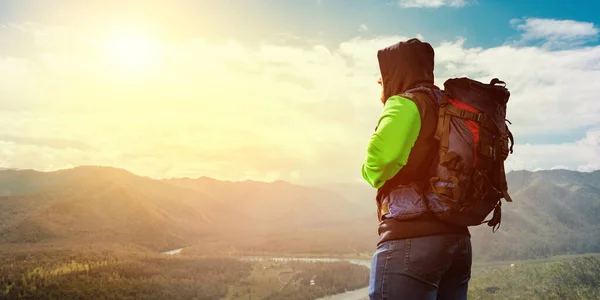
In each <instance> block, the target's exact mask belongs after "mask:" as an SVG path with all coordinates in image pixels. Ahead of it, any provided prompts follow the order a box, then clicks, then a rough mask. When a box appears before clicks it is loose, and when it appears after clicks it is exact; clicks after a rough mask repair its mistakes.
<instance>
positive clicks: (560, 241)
mask: <svg viewBox="0 0 600 300" xmlns="http://www.w3.org/2000/svg"><path fill="white" fill-rule="evenodd" d="M507 180H508V184H509V192H510V194H511V196H512V198H513V200H514V202H513V203H506V202H504V203H503V205H502V224H501V227H500V229H499V230H498V231H497V232H496V233H492V232H491V231H490V229H489V227H487V226H479V227H477V228H473V229H472V235H473V251H474V252H476V253H478V255H479V256H480V257H481V258H483V259H492V260H498V259H507V258H510V259H513V258H516V259H526V258H536V257H541V256H549V255H556V254H565V253H586V252H600V234H598V232H600V171H596V172H591V173H582V172H575V171H568V170H551V171H538V172H529V171H516V172H510V173H509V174H508V176H507Z"/></svg>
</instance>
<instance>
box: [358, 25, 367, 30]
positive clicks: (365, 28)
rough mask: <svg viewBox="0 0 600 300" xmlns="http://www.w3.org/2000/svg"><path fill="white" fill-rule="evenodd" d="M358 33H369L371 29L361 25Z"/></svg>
mask: <svg viewBox="0 0 600 300" xmlns="http://www.w3.org/2000/svg"><path fill="white" fill-rule="evenodd" d="M358 31H360V32H367V31H369V27H367V24H361V25H360V26H359V27H358Z"/></svg>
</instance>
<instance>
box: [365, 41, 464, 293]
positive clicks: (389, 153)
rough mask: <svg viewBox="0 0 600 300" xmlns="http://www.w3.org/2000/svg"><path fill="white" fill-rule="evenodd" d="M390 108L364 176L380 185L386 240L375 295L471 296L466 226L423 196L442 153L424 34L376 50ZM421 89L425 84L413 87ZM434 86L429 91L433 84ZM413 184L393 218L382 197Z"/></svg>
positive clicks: (375, 272) (375, 270) (376, 260)
mask: <svg viewBox="0 0 600 300" xmlns="http://www.w3.org/2000/svg"><path fill="white" fill-rule="evenodd" d="M377 58H378V61H379V68H380V71H381V78H380V80H379V81H378V83H379V84H380V85H381V89H382V93H381V102H382V103H383V111H382V112H381V115H380V117H379V121H378V123H377V127H376V129H375V132H374V134H373V135H372V137H371V140H370V142H369V145H368V148H367V158H366V160H365V162H364V163H363V165H362V175H363V178H364V179H365V180H366V181H367V182H368V183H369V184H370V185H371V186H372V187H374V188H376V189H378V193H377V199H378V204H379V205H378V212H377V213H378V215H379V219H380V223H379V230H378V232H379V241H378V244H377V250H376V252H375V255H374V256H373V261H372V268H371V276H370V287H369V296H370V298H371V299H406V300H412V299H424V300H428V299H466V298H467V286H468V282H469V279H470V277H471V260H472V255H471V241H470V234H469V230H468V228H467V226H459V225H451V224H449V223H446V222H444V221H441V220H440V219H438V218H437V217H436V216H435V215H433V214H432V213H431V212H429V211H427V208H426V204H425V203H424V201H423V200H422V199H421V196H420V195H419V194H420V192H421V191H422V189H423V186H424V185H426V184H428V182H429V178H430V172H429V170H430V167H431V164H432V161H433V158H434V156H435V155H437V154H438V146H439V142H438V141H437V140H436V139H435V138H434V133H435V131H436V124H437V120H438V107H437V105H438V104H437V102H436V97H435V93H438V94H439V93H441V92H440V90H439V88H438V87H436V86H435V85H434V75H433V67H434V50H433V48H432V47H431V45H430V44H428V43H426V42H421V41H420V40H418V39H410V40H408V41H403V42H399V43H397V44H394V45H392V46H389V47H387V48H384V49H381V50H379V51H378V52H377ZM414 88H426V89H422V90H419V89H417V90H416V91H413V92H410V93H407V94H406V95H402V96H400V95H401V94H403V93H405V92H406V91H408V90H411V89H414ZM427 89H428V90H429V91H431V92H433V93H431V92H429V91H427ZM398 185H407V186H411V187H412V188H410V189H405V190H403V191H402V192H401V193H402V195H401V197H402V198H403V199H402V201H400V202H398V203H394V205H397V206H396V207H395V210H397V211H399V213H396V214H395V215H394V217H390V213H389V211H390V207H389V206H388V204H389V203H381V198H382V196H383V195H384V194H385V193H386V191H387V192H389V191H390V190H391V189H392V188H394V187H396V186H398Z"/></svg>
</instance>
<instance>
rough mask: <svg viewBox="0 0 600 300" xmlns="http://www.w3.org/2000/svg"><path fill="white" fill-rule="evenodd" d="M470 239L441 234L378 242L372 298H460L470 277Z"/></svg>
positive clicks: (424, 299) (451, 299) (461, 299)
mask: <svg viewBox="0 0 600 300" xmlns="http://www.w3.org/2000/svg"><path fill="white" fill-rule="evenodd" d="M471 261H472V252H471V239H470V237H469V236H466V235H457V234H444V235H435V236H425V237H418V238H411V239H404V240H393V241H387V242H384V243H381V244H380V245H379V246H378V247H377V251H376V252H375V255H374V256H373V261H372V265H371V278H370V283H369V297H370V299H372V300H375V299H377V300H382V299H394V300H396V299H397V300H413V299H414V300H436V299H437V300H464V299H467V289H468V285H469V280H470V279H471Z"/></svg>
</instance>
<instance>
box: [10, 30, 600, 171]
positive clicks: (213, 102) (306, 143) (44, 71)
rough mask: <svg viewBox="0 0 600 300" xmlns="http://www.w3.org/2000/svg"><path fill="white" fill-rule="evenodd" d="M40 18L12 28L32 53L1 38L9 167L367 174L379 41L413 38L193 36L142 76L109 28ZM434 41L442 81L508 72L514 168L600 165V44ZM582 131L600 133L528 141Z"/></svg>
mask: <svg viewBox="0 0 600 300" xmlns="http://www.w3.org/2000/svg"><path fill="white" fill-rule="evenodd" d="M29 28H32V27H29ZM33 28H37V29H36V30H13V31H12V33H11V38H14V39H15V41H17V42H16V43H14V44H11V45H13V46H14V47H19V48H23V47H25V46H26V47H25V48H27V49H28V51H26V52H19V51H16V50H15V49H12V48H11V49H9V48H2V49H0V144H1V146H0V149H2V150H1V151H0V161H1V162H2V163H3V164H4V165H3V167H11V168H34V169H39V170H52V169H56V168H64V167H68V166H73V165H80V164H100V165H110V166H115V167H123V168H127V169H129V170H131V171H133V172H135V173H138V174H143V175H148V176H153V177H176V176H192V177H193V176H202V175H205V176H211V177H216V178H222V179H234V180H236V179H245V178H250V177H252V178H254V179H255V180H261V179H269V180H270V179H274V178H276V177H278V178H279V179H284V180H294V181H300V182H302V181H332V180H333V181H347V182H354V181H355V180H357V179H358V180H360V164H361V162H362V160H363V159H364V155H365V148H366V143H367V142H368V139H369V137H370V135H371V133H372V130H373V128H374V126H375V122H376V121H377V118H378V117H379V113H380V111H381V104H380V103H379V102H378V94H379V87H378V86H377V84H376V79H377V76H378V72H379V70H378V65H377V57H376V51H377V50H378V49H380V48H382V47H385V46H388V45H391V44H393V43H396V42H398V41H400V40H405V39H407V38H409V37H404V36H382V37H375V38H353V39H350V40H347V41H343V42H341V43H339V45H337V46H336V47H325V46H323V45H320V44H317V43H304V44H302V45H296V44H290V43H286V42H277V43H258V44H256V45H248V44H244V43H241V42H239V41H236V40H228V41H227V40H226V41H219V42H217V41H211V40H207V39H204V38H201V37H191V38H189V39H187V40H184V41H180V42H172V43H164V51H163V52H162V53H163V54H162V55H163V56H162V57H161V59H160V60H159V61H157V62H156V63H155V64H152V65H149V66H147V67H146V69H144V70H143V72H137V73H136V72H121V71H120V67H119V66H118V65H115V62H114V61H113V60H110V57H106V54H105V53H103V52H102V51H96V50H95V49H96V48H95V47H96V46H94V45H101V44H102V40H100V39H98V38H97V36H96V35H94V36H88V37H86V36H81V35H77V34H76V33H75V32H71V31H69V30H68V29H65V28H62V29H60V30H53V31H47V30H46V32H54V33H57V34H59V35H63V36H68V37H72V38H67V39H41V38H40V39H38V41H39V42H35V43H33V44H32V43H30V42H27V41H31V40H32V39H33V40H35V38H33V37H35V36H36V35H35V33H34V32H39V30H42V31H44V26H42V25H35V26H34V27H33ZM5 32H7V31H0V39H2V38H5V37H4V36H2V34H4V33H5ZM38 36H39V35H38ZM75 37H77V38H75ZM425 38H426V37H425ZM26 43H28V44H27V45H25V44H26ZM434 47H435V49H436V77H437V80H436V83H437V84H438V85H442V84H443V81H444V79H445V78H449V77H462V76H469V77H472V78H474V79H477V80H480V81H489V80H490V79H492V78H494V77H498V78H500V79H502V80H504V81H506V82H507V83H508V86H507V87H508V88H509V89H510V91H511V99H510V101H509V110H508V118H509V119H510V120H511V121H512V122H513V124H514V125H512V126H511V130H512V131H513V133H514V134H515V138H516V141H517V145H516V146H515V154H514V155H513V156H511V157H510V158H509V161H508V162H507V167H508V168H510V169H522V168H525V169H530V170H533V169H536V168H546V169H549V168H553V167H557V166H562V167H568V168H571V169H574V170H592V169H597V168H600V157H599V155H598V153H599V152H598V151H599V149H600V146H599V143H598V137H599V135H600V131H599V130H596V129H594V128H600V120H599V119H598V117H597V116H598V115H600V102H598V101H597V95H598V94H600V87H599V86H597V85H594V84H584V83H593V82H600V47H597V46H596V47H585V48H574V49H568V50H560V49H559V50H556V49H548V48H544V47H534V46H529V47H523V46H518V45H503V46H500V47H494V48H472V47H466V46H465V44H464V39H456V40H454V41H448V42H444V43H441V44H437V45H434ZM549 62H551V64H550V63H549ZM573 132H577V133H581V134H583V135H585V134H586V133H587V135H586V137H585V138H580V139H579V140H577V139H573V141H559V142H558V143H556V144H543V145H529V144H527V142H528V141H530V140H531V139H532V137H536V136H540V135H542V136H550V135H563V136H564V135H566V134H570V133H573ZM2 137H3V138H2Z"/></svg>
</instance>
